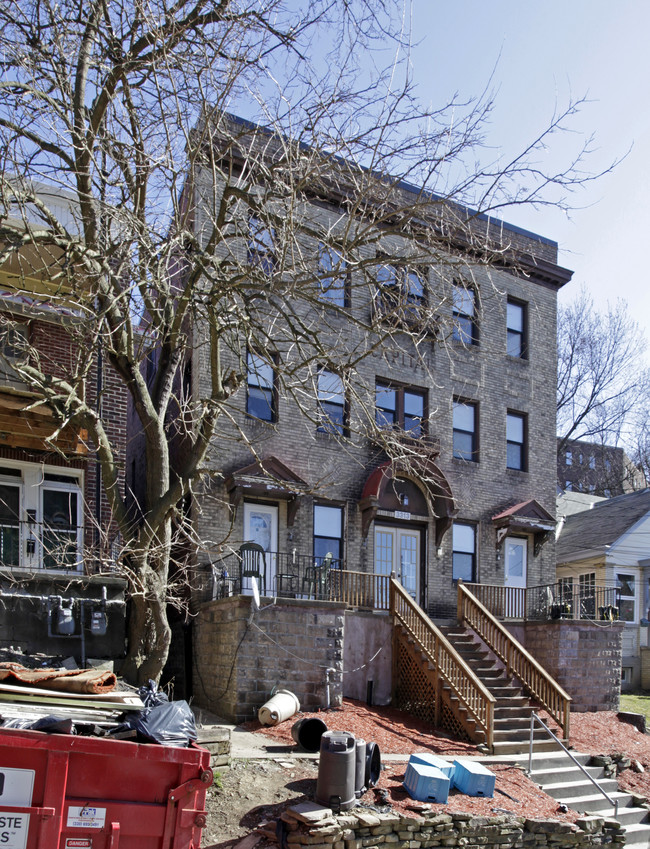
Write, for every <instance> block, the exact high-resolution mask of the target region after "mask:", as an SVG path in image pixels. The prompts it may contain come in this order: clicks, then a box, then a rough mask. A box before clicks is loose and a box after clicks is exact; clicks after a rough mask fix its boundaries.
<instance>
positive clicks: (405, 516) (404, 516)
mask: <svg viewBox="0 0 650 849" xmlns="http://www.w3.org/2000/svg"><path fill="white" fill-rule="evenodd" d="M395 518H396V519H407V520H408V519H410V518H411V514H410V513H404V512H402V511H401V510H396V511H395Z"/></svg>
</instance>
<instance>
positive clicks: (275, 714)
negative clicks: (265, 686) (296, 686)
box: [257, 690, 300, 725]
mask: <svg viewBox="0 0 650 849" xmlns="http://www.w3.org/2000/svg"><path fill="white" fill-rule="evenodd" d="M299 710H300V702H299V701H298V699H297V698H296V697H295V696H294V694H293V693H292V692H291V690H278V691H277V692H276V693H275V695H274V696H271V698H270V699H269V700H268V702H265V703H264V704H263V705H262V707H261V708H260V709H259V710H258V712H257V718H258V719H259V721H260V722H261V723H262V725H277V724H278V722H284V720H285V719H289V718H290V717H292V716H293V715H294V714H295V713H298V711H299Z"/></svg>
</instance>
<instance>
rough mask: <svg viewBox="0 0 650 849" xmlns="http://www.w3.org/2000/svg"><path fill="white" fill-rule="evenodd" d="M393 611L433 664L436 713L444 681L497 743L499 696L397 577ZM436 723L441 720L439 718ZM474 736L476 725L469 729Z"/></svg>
mask: <svg viewBox="0 0 650 849" xmlns="http://www.w3.org/2000/svg"><path fill="white" fill-rule="evenodd" d="M390 612H391V615H392V617H393V623H397V622H399V623H400V624H401V625H402V627H403V628H404V629H405V630H406V632H407V633H408V634H409V636H410V637H411V638H412V639H413V640H414V642H415V643H416V645H417V646H418V648H419V649H420V650H421V651H422V652H423V653H424V655H425V656H426V658H427V660H428V661H429V662H430V663H431V665H432V666H433V670H432V672H433V674H434V675H435V693H436V715H438V711H439V707H438V705H439V702H440V689H441V682H444V683H445V684H447V685H448V686H449V688H450V689H451V691H452V693H453V694H454V695H455V696H456V697H457V698H458V700H459V702H460V704H461V705H462V706H463V707H464V708H465V709H466V711H467V714H468V716H469V717H471V718H472V719H473V720H474V722H475V723H476V725H477V726H478V727H479V728H480V729H481V731H482V732H483V734H484V737H485V740H484V742H485V744H486V745H487V746H489V747H490V749H491V748H492V747H493V744H494V704H495V702H496V699H495V698H494V696H493V695H492V694H491V693H490V691H489V690H488V689H487V688H486V687H485V686H484V685H483V684H482V683H481V681H480V680H479V678H477V676H476V675H475V674H474V673H473V672H472V670H471V669H470V668H469V666H468V665H467V664H466V663H465V661H464V660H463V659H462V657H461V656H460V655H459V654H458V652H457V651H456V649H455V648H454V647H453V646H452V644H451V643H450V642H449V641H448V640H447V638H446V637H445V636H444V635H443V634H442V633H441V631H439V630H438V628H436V626H435V625H434V624H433V622H432V621H431V620H430V619H429V617H428V616H427V615H426V613H424V611H423V610H422V609H421V608H420V607H418V605H417V604H415V602H414V601H413V599H412V598H411V596H410V595H409V594H408V593H407V592H406V591H405V590H404V588H403V587H402V585H401V584H399V583H398V582H397V581H396V580H395V579H394V578H391V581H390ZM436 724H439V722H437V723H436ZM465 730H466V731H467V733H468V735H469V736H470V738H471V737H472V729H471V728H470V727H469V726H468V727H466V729H465Z"/></svg>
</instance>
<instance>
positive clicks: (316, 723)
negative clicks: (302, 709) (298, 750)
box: [291, 716, 327, 752]
mask: <svg viewBox="0 0 650 849" xmlns="http://www.w3.org/2000/svg"><path fill="white" fill-rule="evenodd" d="M326 731H327V725H325V723H324V722H323V720H322V719H318V718H316V717H311V716H304V717H303V718H302V719H299V720H298V722H294V724H293V725H292V726H291V736H292V737H293V739H294V741H295V742H296V743H297V744H298V745H299V746H302V748H303V749H304V750H305V751H306V752H318V751H319V750H320V738H321V737H322V736H323V734H324V733H325V732H326Z"/></svg>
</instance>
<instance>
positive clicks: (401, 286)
mask: <svg viewBox="0 0 650 849" xmlns="http://www.w3.org/2000/svg"><path fill="white" fill-rule="evenodd" d="M377 284H378V286H379V292H380V293H383V294H385V295H387V296H388V298H389V299H391V300H392V301H393V302H394V303H395V304H396V305H397V304H402V305H403V304H421V303H423V302H424V279H423V277H422V275H421V274H420V272H419V271H418V270H417V269H415V268H409V267H408V266H406V265H390V264H385V265H380V266H379V268H378V269H377Z"/></svg>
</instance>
